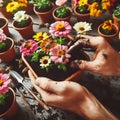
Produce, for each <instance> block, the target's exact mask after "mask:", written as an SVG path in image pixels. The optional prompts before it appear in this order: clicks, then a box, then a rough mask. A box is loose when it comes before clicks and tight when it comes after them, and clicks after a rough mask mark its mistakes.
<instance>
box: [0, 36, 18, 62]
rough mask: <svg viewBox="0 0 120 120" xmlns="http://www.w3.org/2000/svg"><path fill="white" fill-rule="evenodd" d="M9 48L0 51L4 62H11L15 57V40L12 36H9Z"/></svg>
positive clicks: (0, 57)
mask: <svg viewBox="0 0 120 120" xmlns="http://www.w3.org/2000/svg"><path fill="white" fill-rule="evenodd" d="M7 41H8V45H9V48H8V50H6V51H4V52H0V59H1V60H2V61H3V62H7V63H8V62H11V61H12V60H14V59H15V56H16V53H15V49H14V40H13V39H12V38H10V37H7Z"/></svg>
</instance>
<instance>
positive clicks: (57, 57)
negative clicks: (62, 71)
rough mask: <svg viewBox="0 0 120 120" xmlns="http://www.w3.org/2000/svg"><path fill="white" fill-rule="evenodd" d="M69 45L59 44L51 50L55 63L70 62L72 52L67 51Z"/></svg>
mask: <svg viewBox="0 0 120 120" xmlns="http://www.w3.org/2000/svg"><path fill="white" fill-rule="evenodd" d="M67 50H68V47H67V46H65V45H57V46H55V47H54V48H52V49H51V50H50V55H51V57H50V58H51V60H52V61H53V62H55V63H61V64H65V63H67V62H69V58H70V57H71V55H70V54H68V53H67Z"/></svg>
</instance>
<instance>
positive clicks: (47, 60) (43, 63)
mask: <svg viewBox="0 0 120 120" xmlns="http://www.w3.org/2000/svg"><path fill="white" fill-rule="evenodd" d="M50 63H51V59H50V57H49V56H44V57H42V58H41V59H40V66H41V68H46V67H48V66H49V65H50Z"/></svg>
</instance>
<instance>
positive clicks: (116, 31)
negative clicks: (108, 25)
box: [98, 24, 119, 42]
mask: <svg viewBox="0 0 120 120" xmlns="http://www.w3.org/2000/svg"><path fill="white" fill-rule="evenodd" d="M102 25H103V24H100V25H99V26H98V34H99V35H100V36H102V37H103V38H104V39H105V40H107V41H108V42H111V40H113V38H114V37H115V36H116V35H118V32H119V29H118V27H117V26H116V25H115V24H113V28H114V30H115V33H114V34H112V35H105V34H103V33H102V32H101V27H102Z"/></svg>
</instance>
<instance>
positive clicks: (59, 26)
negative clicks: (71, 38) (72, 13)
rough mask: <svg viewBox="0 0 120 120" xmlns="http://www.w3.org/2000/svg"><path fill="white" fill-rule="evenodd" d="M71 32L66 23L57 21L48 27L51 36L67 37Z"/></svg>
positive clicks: (69, 26)
mask: <svg viewBox="0 0 120 120" xmlns="http://www.w3.org/2000/svg"><path fill="white" fill-rule="evenodd" d="M71 30H72V27H71V25H70V24H69V23H68V22H67V21H57V22H55V23H52V24H51V25H50V28H49V33H50V34H51V35H52V36H60V37H67V35H69V34H70V32H71Z"/></svg>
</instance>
